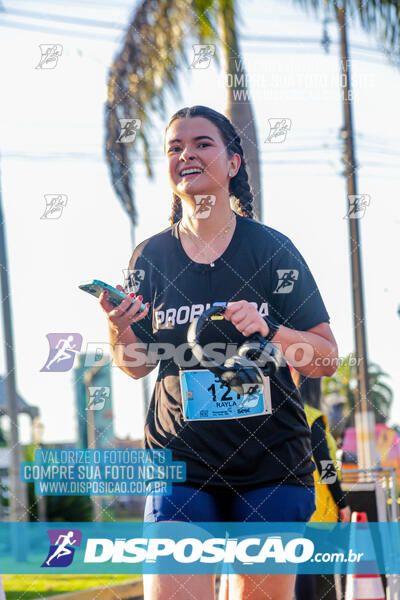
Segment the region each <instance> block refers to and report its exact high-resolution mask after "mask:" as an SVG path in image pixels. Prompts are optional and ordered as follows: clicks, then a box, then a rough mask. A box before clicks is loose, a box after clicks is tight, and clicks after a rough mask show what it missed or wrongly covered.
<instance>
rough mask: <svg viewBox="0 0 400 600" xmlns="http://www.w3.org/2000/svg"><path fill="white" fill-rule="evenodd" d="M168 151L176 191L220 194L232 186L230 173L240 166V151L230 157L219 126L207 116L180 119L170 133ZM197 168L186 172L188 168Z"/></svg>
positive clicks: (171, 179) (182, 195) (166, 144)
mask: <svg viewBox="0 0 400 600" xmlns="http://www.w3.org/2000/svg"><path fill="white" fill-rule="evenodd" d="M165 146H166V154H167V158H168V166H169V178H170V182H171V187H172V189H173V191H174V193H175V194H178V196H180V197H185V196H186V197H189V196H193V195H194V194H212V193H214V194H215V195H218V194H220V193H221V190H224V189H225V192H226V193H228V189H229V179H230V177H229V176H228V174H229V173H232V174H234V175H236V173H237V171H238V169H239V166H240V156H239V154H234V155H233V156H232V157H231V158H229V159H228V154H227V151H226V148H225V145H224V142H223V141H222V137H221V134H220V132H219V129H218V127H216V126H215V125H214V123H212V122H211V121H209V120H208V119H206V118H204V117H190V118H187V119H176V120H175V121H173V123H172V124H171V125H170V127H169V128H168V130H167V135H166V142H165ZM188 168H193V169H194V168H196V170H197V171H196V173H194V174H192V175H190V174H187V175H185V173H184V172H182V171H184V170H187V169H188Z"/></svg>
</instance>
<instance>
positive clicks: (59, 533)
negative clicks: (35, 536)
mask: <svg viewBox="0 0 400 600" xmlns="http://www.w3.org/2000/svg"><path fill="white" fill-rule="evenodd" d="M47 535H48V536H49V540H50V548H49V551H48V554H47V556H46V558H45V560H44V562H43V564H42V565H41V566H42V567H68V566H69V565H70V564H71V563H72V561H73V559H74V554H75V547H79V546H80V545H81V541H82V532H81V531H80V530H79V529H69V530H68V529H49V530H48V531H47Z"/></svg>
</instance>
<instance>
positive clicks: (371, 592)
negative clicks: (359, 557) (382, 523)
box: [345, 512, 385, 600]
mask: <svg viewBox="0 0 400 600" xmlns="http://www.w3.org/2000/svg"><path fill="white" fill-rule="evenodd" d="M351 521H352V523H367V522H368V519H367V514H366V513H365V512H353V513H352V515H351ZM360 530H364V531H365V534H367V535H368V536H369V540H368V542H369V545H370V547H372V548H373V542H372V538H371V536H370V534H369V531H368V525H361V526H360ZM357 531H358V528H357ZM350 541H351V542H354V539H353V540H352V539H351V538H350ZM365 562H366V561H364V565H365ZM368 563H369V565H371V566H374V567H375V566H377V563H376V560H373V561H371V560H369V561H368ZM362 564H363V563H362V562H360V563H359V566H361V565H362ZM356 570H357V566H356ZM364 570H365V566H364ZM373 570H375V569H373ZM376 570H378V569H376ZM345 600H385V592H384V590H383V585H382V579H381V576H380V575H379V574H378V573H375V574H374V575H364V574H361V573H348V574H347V576H346V596H345Z"/></svg>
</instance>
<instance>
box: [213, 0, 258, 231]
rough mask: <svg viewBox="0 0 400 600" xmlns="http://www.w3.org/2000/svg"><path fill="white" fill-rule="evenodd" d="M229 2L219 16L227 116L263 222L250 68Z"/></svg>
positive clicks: (256, 209) (255, 205) (254, 203)
mask: <svg viewBox="0 0 400 600" xmlns="http://www.w3.org/2000/svg"><path fill="white" fill-rule="evenodd" d="M227 4H228V6H227V7H225V8H224V10H223V11H221V12H220V15H219V28H220V37H221V42H222V46H223V48H224V60H225V72H226V80H227V81H226V84H227V108H226V116H227V117H228V118H229V119H230V120H231V122H232V123H233V125H234V126H235V128H236V130H237V132H238V134H239V136H240V139H241V142H242V148H243V152H244V156H245V160H246V165H247V167H248V168H247V172H248V175H249V183H250V186H251V188H252V192H253V196H254V202H253V207H254V215H255V217H256V218H257V219H258V220H259V221H261V222H262V221H263V211H262V205H263V203H262V197H261V171H260V159H259V150H258V141H257V134H256V128H255V122H254V117H253V109H252V105H251V102H250V99H249V90H248V88H247V85H246V77H247V76H246V71H245V68H244V64H243V60H242V59H241V57H240V51H239V45H238V40H237V35H236V25H235V15H234V10H233V2H230V3H227Z"/></svg>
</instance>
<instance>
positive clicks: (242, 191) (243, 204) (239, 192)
mask: <svg viewBox="0 0 400 600" xmlns="http://www.w3.org/2000/svg"><path fill="white" fill-rule="evenodd" d="M190 117H204V118H205V119H208V120H209V121H211V122H212V123H214V125H215V126H216V127H218V129H219V132H220V134H221V137H222V140H223V142H224V144H225V147H226V151H227V153H228V156H233V155H234V154H235V153H237V154H239V155H240V158H241V163H240V168H239V170H238V172H237V173H236V175H235V176H234V177H232V178H231V180H230V182H229V195H230V196H234V197H235V198H236V206H235V210H236V212H237V213H238V214H239V215H241V216H242V217H248V218H250V219H252V218H253V217H254V215H253V206H252V203H253V193H252V191H251V188H250V185H249V177H248V175H247V170H246V162H245V159H244V153H243V148H242V145H241V141H240V137H239V135H238V134H237V132H236V130H235V128H234V126H233V125H232V123H231V122H230V120H229V119H227V118H226V117H225V116H224V115H222V114H221V113H219V112H217V111H215V110H213V109H212V108H208V106H191V107H185V108H181V109H180V110H178V112H176V113H175V114H174V115H173V116H172V117H171V119H170V122H169V123H168V127H169V126H170V125H171V123H173V121H175V120H176V119H186V118H190ZM168 127H167V128H166V130H165V132H167V130H168ZM181 217H182V201H181V199H180V198H179V196H178V195H177V194H173V200H172V214H171V216H170V219H169V220H170V224H171V225H173V224H174V223H176V222H177V221H179V219H180V218H181Z"/></svg>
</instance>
